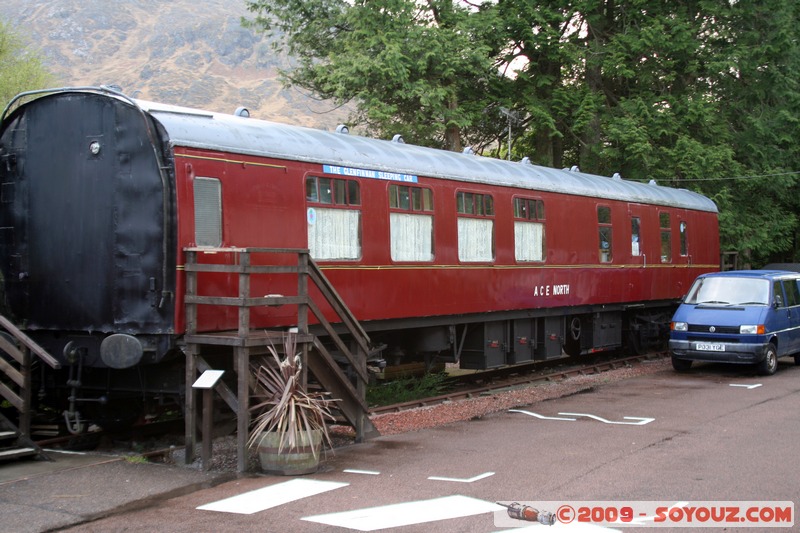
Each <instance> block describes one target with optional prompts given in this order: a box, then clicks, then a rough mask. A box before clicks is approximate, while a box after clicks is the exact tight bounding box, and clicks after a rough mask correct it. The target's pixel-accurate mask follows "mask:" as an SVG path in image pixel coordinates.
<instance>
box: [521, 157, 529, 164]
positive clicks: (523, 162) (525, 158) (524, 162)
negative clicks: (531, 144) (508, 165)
mask: <svg viewBox="0 0 800 533" xmlns="http://www.w3.org/2000/svg"><path fill="white" fill-rule="evenodd" d="M520 163H522V164H523V165H530V164H531V158H530V157H528V156H525V157H523V158H522V160H521V161H520Z"/></svg>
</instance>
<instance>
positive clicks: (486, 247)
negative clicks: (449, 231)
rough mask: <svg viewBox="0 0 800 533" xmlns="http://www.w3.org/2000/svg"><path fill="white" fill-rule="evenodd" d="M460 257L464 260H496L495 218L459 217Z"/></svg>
mask: <svg viewBox="0 0 800 533" xmlns="http://www.w3.org/2000/svg"><path fill="white" fill-rule="evenodd" d="M458 259H459V261H464V262H477V261H492V260H494V221H493V220H491V219H488V218H464V217H459V219H458Z"/></svg>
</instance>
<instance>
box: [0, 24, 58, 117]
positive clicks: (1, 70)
mask: <svg viewBox="0 0 800 533" xmlns="http://www.w3.org/2000/svg"><path fill="white" fill-rule="evenodd" d="M52 83H53V76H52V75H51V74H50V73H49V72H48V71H47V70H46V69H45V68H44V67H43V66H42V62H41V59H40V58H39V57H38V56H37V55H36V54H35V53H34V52H32V51H30V49H28V48H26V45H25V43H24V42H23V41H22V39H21V38H20V37H19V36H18V35H17V34H16V33H14V31H13V30H12V29H11V26H10V25H9V24H4V23H2V22H0V107H5V104H6V103H8V102H9V101H10V100H11V98H13V97H14V96H16V95H17V94H19V93H21V92H23V91H30V90H34V89H43V88H45V87H47V86H49V85H51V84H52Z"/></svg>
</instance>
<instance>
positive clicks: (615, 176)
mask: <svg viewBox="0 0 800 533" xmlns="http://www.w3.org/2000/svg"><path fill="white" fill-rule="evenodd" d="M611 179H612V180H621V179H622V176H621V175H620V173H619V172H614V175H613V176H611Z"/></svg>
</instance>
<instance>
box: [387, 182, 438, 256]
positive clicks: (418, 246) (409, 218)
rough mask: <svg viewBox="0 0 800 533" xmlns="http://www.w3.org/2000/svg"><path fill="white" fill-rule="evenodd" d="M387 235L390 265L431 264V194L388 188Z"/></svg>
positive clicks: (405, 187) (429, 192)
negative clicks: (407, 262) (392, 263)
mask: <svg viewBox="0 0 800 533" xmlns="http://www.w3.org/2000/svg"><path fill="white" fill-rule="evenodd" d="M389 208H390V212H389V233H390V236H389V238H390V241H391V255H392V260H393V261H433V192H432V191H431V190H430V189H426V188H424V187H410V186H407V185H394V184H392V185H389Z"/></svg>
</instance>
